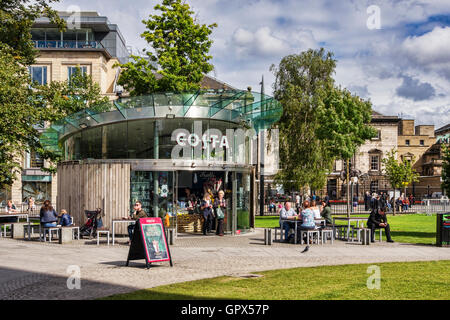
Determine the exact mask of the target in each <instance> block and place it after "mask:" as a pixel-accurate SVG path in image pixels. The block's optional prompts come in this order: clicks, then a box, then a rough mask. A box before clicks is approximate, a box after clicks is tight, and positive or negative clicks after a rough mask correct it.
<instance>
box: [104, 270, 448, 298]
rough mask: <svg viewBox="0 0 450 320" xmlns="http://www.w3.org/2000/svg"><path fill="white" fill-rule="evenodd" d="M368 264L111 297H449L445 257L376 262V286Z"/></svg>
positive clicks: (203, 282)
mask: <svg viewBox="0 0 450 320" xmlns="http://www.w3.org/2000/svg"><path fill="white" fill-rule="evenodd" d="M369 266H370V264H360V265H342V266H326V267H315V268H296V269H286V270H275V271H265V272H259V273H258V274H260V275H263V277H260V278H251V279H242V278H234V277H219V278H213V279H205V280H199V281H190V282H184V283H178V284H173V285H167V286H160V287H156V288H152V289H147V290H140V291H136V292H133V293H130V294H122V295H115V296H111V297H107V298H105V299H111V300H172V299H180V300H195V299H242V300H253V299H261V300H312V299H315V300H385V299H388V300H399V299H405V300H417V299H421V300H422V299H424V300H432V299H445V300H448V299H449V297H450V296H449V287H450V278H449V277H448V270H450V261H431V262H408V263H379V264H377V266H379V267H380V275H381V282H380V289H369V288H368V287H367V281H368V278H369V277H370V276H371V275H372V274H373V273H370V274H369V273H367V270H368V267H369Z"/></svg>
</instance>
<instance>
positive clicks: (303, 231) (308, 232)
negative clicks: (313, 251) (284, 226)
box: [300, 230, 320, 244]
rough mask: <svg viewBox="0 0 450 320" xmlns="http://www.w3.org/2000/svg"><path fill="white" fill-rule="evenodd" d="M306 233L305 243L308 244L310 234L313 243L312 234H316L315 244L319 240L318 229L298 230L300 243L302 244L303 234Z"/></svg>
mask: <svg viewBox="0 0 450 320" xmlns="http://www.w3.org/2000/svg"><path fill="white" fill-rule="evenodd" d="M304 233H306V244H309V235H311V236H312V240H313V243H314V235H316V236H317V237H316V239H317V244H319V242H320V231H319V230H300V244H303V234H304Z"/></svg>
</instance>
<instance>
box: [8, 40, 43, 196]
mask: <svg viewBox="0 0 450 320" xmlns="http://www.w3.org/2000/svg"><path fill="white" fill-rule="evenodd" d="M14 54H15V52H14V51H13V50H12V49H10V48H9V49H5V48H4V47H1V45H0V188H1V187H4V186H7V185H11V184H12V183H13V181H14V179H15V176H16V173H17V172H18V171H19V170H20V168H21V162H20V160H21V159H20V154H21V153H22V152H23V151H26V150H30V148H37V147H38V145H39V139H38V138H39V131H38V130H37V129H36V127H34V126H33V124H39V123H41V124H42V122H43V120H44V119H46V118H47V116H48V110H47V109H46V108H42V107H41V104H40V103H38V101H37V100H36V99H35V98H33V97H34V92H33V89H32V88H31V83H30V77H29V74H28V70H27V68H26V67H24V66H22V65H21V64H20V63H17V58H16V57H15V56H14Z"/></svg>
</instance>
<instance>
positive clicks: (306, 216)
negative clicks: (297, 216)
mask: <svg viewBox="0 0 450 320" xmlns="http://www.w3.org/2000/svg"><path fill="white" fill-rule="evenodd" d="M313 201H314V200H313ZM301 221H302V224H301V225H300V226H299V228H298V230H314V229H316V221H315V220H314V212H313V210H312V209H311V204H310V202H309V201H308V200H306V201H304V202H303V210H302V212H301ZM305 242H306V241H305ZM307 245H308V246H307V248H308V247H309V243H308V244H307ZM306 250H308V249H306Z"/></svg>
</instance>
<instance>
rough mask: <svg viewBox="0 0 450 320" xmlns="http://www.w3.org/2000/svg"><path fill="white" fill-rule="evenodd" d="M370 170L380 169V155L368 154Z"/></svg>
mask: <svg viewBox="0 0 450 320" xmlns="http://www.w3.org/2000/svg"><path fill="white" fill-rule="evenodd" d="M370 170H371V171H379V170H380V156H379V155H371V156H370Z"/></svg>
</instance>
